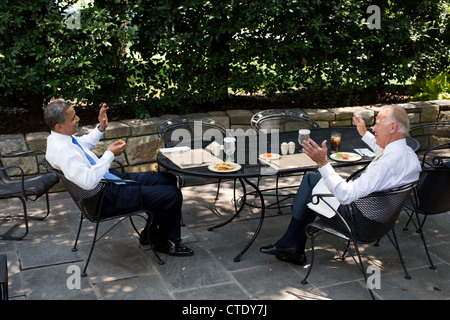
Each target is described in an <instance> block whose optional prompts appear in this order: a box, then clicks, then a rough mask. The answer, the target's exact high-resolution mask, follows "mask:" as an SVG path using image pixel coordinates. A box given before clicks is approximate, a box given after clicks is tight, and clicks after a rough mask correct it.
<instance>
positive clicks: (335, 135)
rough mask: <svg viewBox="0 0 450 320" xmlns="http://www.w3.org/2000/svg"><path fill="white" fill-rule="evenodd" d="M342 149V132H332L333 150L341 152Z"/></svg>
mask: <svg viewBox="0 0 450 320" xmlns="http://www.w3.org/2000/svg"><path fill="white" fill-rule="evenodd" d="M340 149H341V133H340V132H332V133H331V152H332V153H335V152H339V150H340Z"/></svg>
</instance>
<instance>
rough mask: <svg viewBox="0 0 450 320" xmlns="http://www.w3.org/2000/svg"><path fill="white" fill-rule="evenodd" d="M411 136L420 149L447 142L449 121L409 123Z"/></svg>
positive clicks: (449, 132) (449, 129)
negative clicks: (416, 141) (417, 142)
mask: <svg viewBox="0 0 450 320" xmlns="http://www.w3.org/2000/svg"><path fill="white" fill-rule="evenodd" d="M409 134H410V135H411V137H413V138H415V139H417V140H418V141H419V143H420V147H421V150H427V149H429V148H431V147H433V146H436V145H440V144H442V143H445V142H448V141H449V139H450V121H433V122H422V123H418V124H414V125H411V127H410V129H409Z"/></svg>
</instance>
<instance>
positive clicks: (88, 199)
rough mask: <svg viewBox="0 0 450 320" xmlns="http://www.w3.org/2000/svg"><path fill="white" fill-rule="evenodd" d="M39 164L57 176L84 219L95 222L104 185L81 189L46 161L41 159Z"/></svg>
mask: <svg viewBox="0 0 450 320" xmlns="http://www.w3.org/2000/svg"><path fill="white" fill-rule="evenodd" d="M41 163H42V165H43V166H44V168H45V169H46V170H47V171H49V172H53V173H55V174H56V175H58V177H59V178H60V179H61V181H62V183H63V184H64V186H65V187H66V189H67V192H69V194H70V196H71V197H72V199H73V201H74V202H75V204H76V205H77V206H78V208H79V209H80V210H81V212H82V213H83V215H84V217H85V218H87V219H88V220H90V221H96V220H97V216H98V212H99V209H100V205H101V199H102V197H103V191H104V189H105V186H106V185H105V184H104V183H99V184H98V185H97V186H96V187H95V188H93V189H90V190H86V189H83V188H81V187H79V186H78V185H77V184H75V183H73V182H72V181H70V180H69V179H67V178H66V177H65V176H64V173H63V172H62V171H60V170H58V169H55V168H53V167H52V166H51V165H50V163H48V161H47V159H45V158H44V159H42V162H41Z"/></svg>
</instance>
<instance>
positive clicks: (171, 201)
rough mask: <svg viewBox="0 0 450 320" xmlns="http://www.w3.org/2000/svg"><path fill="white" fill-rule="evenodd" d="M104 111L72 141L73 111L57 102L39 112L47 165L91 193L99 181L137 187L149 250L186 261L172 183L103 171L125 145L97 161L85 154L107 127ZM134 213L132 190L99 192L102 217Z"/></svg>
mask: <svg viewBox="0 0 450 320" xmlns="http://www.w3.org/2000/svg"><path fill="white" fill-rule="evenodd" d="M107 110H108V107H107V106H106V104H103V105H102V107H101V108H100V112H99V116H98V120H99V125H98V126H97V127H96V128H95V129H93V130H92V131H91V132H90V133H89V134H86V135H83V136H80V137H75V136H74V135H75V134H76V133H78V121H79V120H80V118H79V117H78V116H77V115H76V112H75V109H74V107H73V106H72V105H71V104H70V103H68V102H66V101H61V100H57V101H54V102H51V103H49V104H48V105H47V106H46V107H45V109H44V120H45V122H46V124H47V125H48V127H49V128H50V130H51V133H50V135H49V137H48V139H47V151H46V156H45V157H46V159H47V161H48V162H49V163H50V164H51V165H52V166H53V167H54V168H56V169H59V170H61V171H62V172H63V173H64V176H65V177H66V178H67V179H69V180H70V181H72V182H73V183H75V184H77V185H78V186H80V187H81V188H83V189H86V190H90V189H93V188H94V187H96V186H97V185H98V184H99V182H100V180H101V179H103V178H107V179H117V180H119V179H126V180H134V181H136V182H138V183H139V184H140V185H141V190H142V198H143V204H144V209H147V210H150V211H152V212H153V214H154V221H153V225H152V228H151V230H150V237H151V240H152V242H153V243H154V245H155V249H156V250H158V251H159V252H163V253H166V254H169V255H174V256H190V255H192V254H193V251H192V250H191V249H189V248H187V247H185V246H184V245H182V244H181V239H180V237H181V231H180V219H181V207H182V202H183V197H182V194H181V192H180V190H179V189H178V188H177V179H176V178H175V177H174V176H173V175H171V174H168V173H159V172H158V173H156V172H141V173H124V174H121V173H119V172H117V171H115V170H111V172H110V170H109V167H110V165H111V163H112V161H113V160H114V157H116V156H118V155H120V154H122V153H123V151H124V150H125V147H126V143H125V142H123V141H121V140H120V141H115V142H113V143H112V144H111V145H110V146H109V147H108V149H107V150H106V151H105V152H104V153H103V155H102V156H101V157H100V158H98V157H97V156H96V155H95V154H94V153H93V152H92V151H91V149H92V148H94V147H95V146H96V144H97V143H98V141H99V140H100V138H101V137H102V136H103V133H104V132H105V130H106V128H107V126H108V116H107ZM139 207H140V199H139V194H138V192H137V191H136V189H134V188H132V187H124V186H123V183H120V181H118V182H117V183H115V184H110V185H109V186H108V188H107V189H106V191H105V198H104V201H103V207H102V213H104V215H107V216H114V215H117V214H121V213H123V212H132V211H135V210H138V208H139ZM147 230H148V225H147V226H145V228H144V230H143V232H142V235H143V236H141V238H140V242H141V244H144V245H145V244H149V239H147V238H146V235H147V234H148V233H147Z"/></svg>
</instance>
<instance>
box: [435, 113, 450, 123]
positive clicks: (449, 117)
mask: <svg viewBox="0 0 450 320" xmlns="http://www.w3.org/2000/svg"><path fill="white" fill-rule="evenodd" d="M438 121H450V110H449V111H441V112H440V113H439V116H438Z"/></svg>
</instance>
